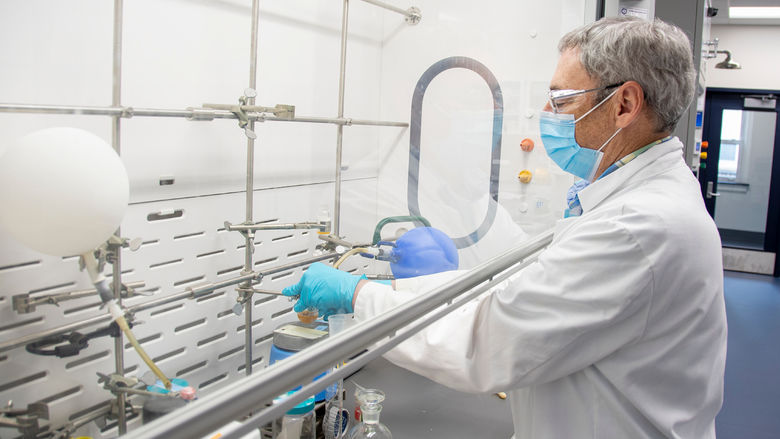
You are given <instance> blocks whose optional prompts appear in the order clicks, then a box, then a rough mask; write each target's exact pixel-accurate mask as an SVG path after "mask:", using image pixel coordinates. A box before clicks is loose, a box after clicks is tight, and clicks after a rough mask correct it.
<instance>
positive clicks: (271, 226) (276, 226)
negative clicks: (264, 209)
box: [225, 221, 328, 232]
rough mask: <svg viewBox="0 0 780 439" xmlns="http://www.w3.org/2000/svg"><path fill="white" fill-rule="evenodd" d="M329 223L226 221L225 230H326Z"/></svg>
mask: <svg viewBox="0 0 780 439" xmlns="http://www.w3.org/2000/svg"><path fill="white" fill-rule="evenodd" d="M327 227H328V224H325V223H313V222H306V223H264V224H251V225H247V224H231V223H229V222H227V221H225V230H229V231H231V232H233V231H244V230H253V231H256V230H292V229H319V230H325V228H327Z"/></svg>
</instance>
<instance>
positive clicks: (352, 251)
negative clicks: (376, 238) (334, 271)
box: [333, 247, 368, 268]
mask: <svg viewBox="0 0 780 439" xmlns="http://www.w3.org/2000/svg"><path fill="white" fill-rule="evenodd" d="M367 251H368V249H367V248H365V247H357V248H353V249H352V250H350V251H348V252H346V253H344V254H343V255H341V257H340V258H339V260H338V261H336V263H335V264H333V268H339V265H341V263H342V262H344V261H346V260H347V258H348V257H350V256H352V255H354V254H355V253H360V252H367Z"/></svg>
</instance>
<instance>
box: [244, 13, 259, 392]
mask: <svg viewBox="0 0 780 439" xmlns="http://www.w3.org/2000/svg"><path fill="white" fill-rule="evenodd" d="M259 21H260V0H252V33H251V43H250V44H249V52H250V53H249V88H251V89H252V90H254V89H256V88H257V34H258V31H257V27H258V24H259ZM247 104H248V105H254V104H255V98H254V97H251V96H250V97H248V99H247ZM247 128H248V130H249V131H250V132H254V130H255V121H254V120H250V121H249V125H248V126H247ZM254 178H255V139H254V138H253V137H252V136H247V139H246V223H247V224H252V223H253V221H254V220H253V217H254V213H253V211H254V208H253V206H254V196H255V191H254ZM244 238H245V244H246V247H245V248H244V271H243V272H244V273H251V272H252V268H253V267H252V264H253V262H252V255H253V253H254V251H255V235H254V233H251V232H247V233H245V234H244ZM244 286H245V287H251V286H252V282H250V281H247V282H246V283H245V284H244ZM242 294H247V293H242ZM248 299H250V300H247V301H246V302H245V304H244V320H245V322H244V328H245V329H244V353H245V354H246V361H245V370H246V374H247V376H249V375H251V374H252V347H253V343H252V300H251V293H248Z"/></svg>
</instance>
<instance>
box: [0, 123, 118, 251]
mask: <svg viewBox="0 0 780 439" xmlns="http://www.w3.org/2000/svg"><path fill="white" fill-rule="evenodd" d="M129 196H130V189H129V184H128V179H127V171H126V170H125V167H124V165H123V164H122V160H121V159H120V158H119V156H118V155H117V154H116V152H115V151H114V150H113V148H111V146H110V145H108V144H107V143H106V142H105V141H103V139H101V138H100V137H98V136H96V135H94V134H92V133H90V132H88V131H84V130H81V129H76V128H67V127H58V128H47V129H44V130H40V131H36V132H34V133H31V134H28V135H26V136H24V137H22V138H21V139H19V141H17V142H16V143H15V144H13V145H10V146H9V147H8V148H6V150H5V152H4V153H3V154H2V155H1V156H0V226H2V227H3V228H4V229H6V230H7V231H8V232H9V233H10V234H11V235H12V236H14V237H15V238H16V239H18V240H19V241H21V242H22V243H24V244H26V245H27V246H29V247H31V248H33V249H34V250H37V251H39V252H41V253H46V254H50V255H54V256H67V255H76V254H82V253H85V252H88V251H91V250H94V249H95V248H96V247H98V246H99V245H100V244H102V243H103V242H105V241H106V240H107V239H108V238H109V237H110V236H111V234H112V233H114V231H116V229H117V228H118V227H119V224H120V223H121V222H122V217H123V216H124V214H125V210H126V209H127V203H128V200H129Z"/></svg>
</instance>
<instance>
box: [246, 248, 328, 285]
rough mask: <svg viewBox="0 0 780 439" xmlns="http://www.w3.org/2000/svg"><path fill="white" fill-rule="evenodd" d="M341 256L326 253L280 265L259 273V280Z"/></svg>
mask: <svg viewBox="0 0 780 439" xmlns="http://www.w3.org/2000/svg"><path fill="white" fill-rule="evenodd" d="M339 256H340V255H339V254H338V253H325V254H322V255H319V256H312V257H311V258H306V259H301V260H300V261H296V262H290V263H289V264H284V265H279V266H278V267H273V268H269V269H267V270H262V271H258V272H257V279H262V278H263V277H265V276H270V275H272V274H276V273H282V272H284V271H288V270H292V269H294V268H298V267H302V266H304V265H310V264H313V263H315V262H319V261H325V260H327V259H336V258H338V257H339Z"/></svg>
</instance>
